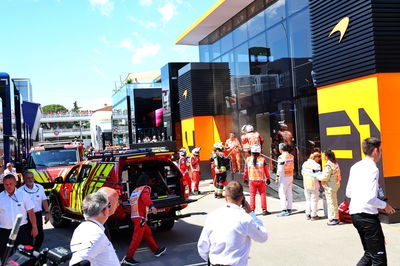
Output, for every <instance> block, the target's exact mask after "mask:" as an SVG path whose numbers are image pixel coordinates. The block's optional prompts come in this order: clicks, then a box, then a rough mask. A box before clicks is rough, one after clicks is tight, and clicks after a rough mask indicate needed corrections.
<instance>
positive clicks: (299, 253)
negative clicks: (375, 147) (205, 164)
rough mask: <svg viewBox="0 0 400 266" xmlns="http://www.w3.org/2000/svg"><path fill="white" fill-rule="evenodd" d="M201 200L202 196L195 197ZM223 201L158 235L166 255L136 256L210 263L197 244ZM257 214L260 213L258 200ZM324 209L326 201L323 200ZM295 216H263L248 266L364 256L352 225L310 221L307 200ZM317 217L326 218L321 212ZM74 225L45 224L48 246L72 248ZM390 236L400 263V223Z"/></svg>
mask: <svg viewBox="0 0 400 266" xmlns="http://www.w3.org/2000/svg"><path fill="white" fill-rule="evenodd" d="M201 189H202V190H203V191H207V190H209V189H210V182H209V181H203V182H202V185H201ZM195 197H199V196H195ZM224 202H225V201H224V200H223V199H219V200H217V199H215V198H214V197H213V196H212V195H209V196H206V197H203V198H202V199H200V200H199V201H198V202H195V203H193V204H191V205H190V206H189V207H188V208H186V209H185V210H184V211H183V213H192V214H193V215H192V216H191V217H189V218H185V219H183V220H180V221H177V222H176V224H175V226H174V228H173V229H172V231H170V232H165V233H157V232H156V233H155V234H154V236H155V239H156V241H157V242H158V243H159V245H162V246H166V247H167V249H168V250H167V253H168V254H167V255H165V256H162V257H160V258H155V257H154V256H153V254H152V253H151V251H150V250H149V249H148V248H147V246H146V245H145V244H143V245H142V246H141V248H140V249H139V250H138V252H137V253H136V256H135V258H136V259H137V260H139V261H141V262H142V263H141V264H140V265H155V266H157V265H193V266H194V265H207V263H205V262H204V261H203V260H202V259H201V258H200V257H199V256H198V254H197V247H196V245H197V240H198V237H199V235H200V232H201V230H202V225H203V224H204V221H205V219H206V213H208V212H210V211H212V210H215V209H217V208H218V207H220V206H222V205H224ZM257 206H258V209H257V210H256V213H259V212H261V209H260V207H259V206H260V204H259V202H257ZM320 206H321V208H322V202H320ZM294 207H295V208H296V209H297V211H296V213H295V214H294V215H292V216H289V217H276V215H275V214H273V215H268V216H259V217H260V218H261V219H262V220H263V221H264V225H265V226H266V228H267V231H268V232H269V240H268V241H267V242H265V243H255V242H253V244H252V248H251V252H250V259H249V265H282V266H286V265H288V266H292V265H301V266H305V265H307V266H308V265H326V266H339V265H340V266H346V265H355V264H356V262H357V261H358V259H359V258H360V257H361V255H362V248H361V243H360V241H359V238H358V235H357V233H356V231H355V229H354V228H353V226H352V225H351V224H345V225H340V226H334V227H328V226H327V225H326V219H324V220H320V221H314V222H311V221H307V220H306V219H305V214H304V212H303V209H304V202H296V203H295V204H294ZM268 209H269V211H271V212H274V213H277V212H279V210H280V209H279V202H278V200H277V199H275V198H270V197H269V198H268ZM319 214H320V215H321V216H322V215H323V211H322V210H321V211H320V212H319ZM73 230H74V226H70V227H69V228H65V229H53V228H51V226H49V225H47V229H46V239H45V245H46V246H48V247H56V246H64V245H68V243H69V239H70V237H71V235H72V233H73ZM383 230H384V232H385V235H386V241H387V252H388V259H389V265H400V263H399V262H400V224H395V225H386V224H383ZM130 237H131V235H130V233H129V232H126V231H125V232H121V233H118V234H114V235H113V242H114V243H113V244H114V247H115V248H116V250H117V253H118V256H119V257H120V258H122V257H123V255H124V253H125V252H126V250H127V247H128V245H129V241H130Z"/></svg>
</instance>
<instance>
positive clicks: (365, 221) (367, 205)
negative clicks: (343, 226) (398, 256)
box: [346, 138, 395, 266]
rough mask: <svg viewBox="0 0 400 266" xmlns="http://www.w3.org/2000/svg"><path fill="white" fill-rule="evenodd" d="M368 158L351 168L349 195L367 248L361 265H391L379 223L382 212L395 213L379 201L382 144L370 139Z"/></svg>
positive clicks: (366, 150)
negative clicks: (378, 163) (379, 165)
mask: <svg viewBox="0 0 400 266" xmlns="http://www.w3.org/2000/svg"><path fill="white" fill-rule="evenodd" d="M362 149H363V152H364V154H365V158H364V159H363V160H361V161H359V162H357V163H356V164H354V165H353V166H352V167H351V169H350V176H349V181H348V183H347V188H346V196H347V197H348V198H351V202H350V206H349V209H350V215H351V219H352V221H353V225H354V227H355V228H356V229H357V231H358V234H359V235H360V238H361V243H362V245H363V248H364V256H363V257H362V258H361V259H360V261H359V262H358V264H357V265H358V266H362V265H387V256H386V249H385V236H384V235H383V231H382V227H381V224H380V221H379V216H378V215H379V210H382V211H384V212H386V213H387V214H393V213H394V212H395V210H394V209H393V208H392V206H390V205H389V204H388V203H386V202H385V201H383V200H381V199H380V198H379V191H380V187H379V169H378V167H376V163H377V162H379V160H380V159H381V152H382V150H381V141H380V140H379V139H377V138H367V139H365V140H364V141H363V143H362Z"/></svg>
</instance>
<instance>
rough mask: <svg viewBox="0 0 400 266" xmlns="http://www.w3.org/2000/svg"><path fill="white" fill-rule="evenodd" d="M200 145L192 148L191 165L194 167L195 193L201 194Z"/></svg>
mask: <svg viewBox="0 0 400 266" xmlns="http://www.w3.org/2000/svg"><path fill="white" fill-rule="evenodd" d="M200 149H201V148H200V147H198V148H194V149H193V150H192V157H190V167H191V168H192V183H193V193H194V194H197V195H199V194H200V191H199V183H200Z"/></svg>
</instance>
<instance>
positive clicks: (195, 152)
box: [192, 147, 201, 155]
mask: <svg viewBox="0 0 400 266" xmlns="http://www.w3.org/2000/svg"><path fill="white" fill-rule="evenodd" d="M200 150H201V147H197V148H194V149H193V150H192V154H193V155H199V152H200Z"/></svg>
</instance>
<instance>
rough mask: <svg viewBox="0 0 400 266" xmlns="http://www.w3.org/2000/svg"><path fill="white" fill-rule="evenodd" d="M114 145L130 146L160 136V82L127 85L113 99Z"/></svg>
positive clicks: (161, 126)
mask: <svg viewBox="0 0 400 266" xmlns="http://www.w3.org/2000/svg"><path fill="white" fill-rule="evenodd" d="M112 106H113V107H112V131H113V132H112V135H113V145H115V146H123V147H129V145H130V144H134V143H138V142H141V141H142V140H143V139H144V138H145V137H149V138H152V137H153V136H156V137H157V138H160V137H161V133H162V132H165V128H164V127H163V121H162V99H161V83H127V84H125V85H124V86H122V87H121V88H120V89H118V90H117V91H115V92H114V94H113V97H112Z"/></svg>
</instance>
